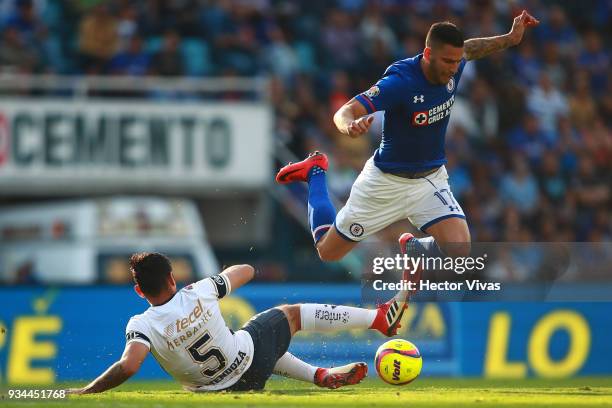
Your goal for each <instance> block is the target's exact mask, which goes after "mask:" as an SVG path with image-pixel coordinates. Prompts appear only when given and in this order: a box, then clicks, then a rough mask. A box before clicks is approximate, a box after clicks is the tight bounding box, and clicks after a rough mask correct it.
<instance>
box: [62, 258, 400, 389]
mask: <svg viewBox="0 0 612 408" xmlns="http://www.w3.org/2000/svg"><path fill="white" fill-rule="evenodd" d="M130 270H131V273H132V276H133V278H134V282H135V286H134V289H135V290H136V293H137V294H138V295H139V296H140V297H143V298H145V299H146V300H147V302H149V304H150V307H149V308H148V309H147V310H146V311H145V312H144V313H142V314H139V315H136V316H133V317H132V318H131V319H130V320H129V322H128V324H127V327H126V345H125V350H124V351H123V355H122V356H121V359H120V360H119V361H117V362H116V363H114V364H113V365H111V366H110V367H109V368H108V369H107V370H106V371H105V372H104V373H103V374H101V375H100V376H99V377H98V378H96V379H95V380H93V381H92V382H91V383H90V384H88V385H86V386H85V387H83V388H78V389H70V390H68V392H69V393H71V394H90V393H98V392H103V391H106V390H109V389H111V388H114V387H116V386H118V385H120V384H122V383H123V382H124V381H126V380H127V379H128V378H130V377H131V376H132V375H134V374H135V373H136V372H137V371H138V370H139V368H140V366H141V364H142V362H143V361H144V359H145V357H146V356H147V354H149V352H151V353H152V354H153V356H154V357H155V359H156V360H157V362H158V363H159V364H160V365H161V367H162V368H163V369H164V370H165V371H166V372H168V373H169V374H170V375H171V376H172V377H173V378H174V379H175V380H176V381H177V382H179V383H180V384H181V385H182V386H183V388H185V389H186V390H190V391H194V392H198V391H217V390H228V391H247V390H261V389H263V388H264V386H265V383H266V381H267V380H268V378H269V377H270V375H272V374H273V373H276V374H279V375H282V376H285V377H289V378H293V379H296V380H302V381H306V382H310V383H313V384H316V385H318V386H320V387H326V388H338V387H342V386H345V385H352V384H357V383H359V382H360V381H361V380H362V379H363V378H364V377H365V376H366V374H367V365H366V364H365V363H351V364H347V365H345V366H341V367H336V368H321V367H314V366H312V365H310V364H308V363H306V362H304V361H302V360H300V359H298V358H297V357H295V356H293V355H292V354H291V353H289V352H287V349H288V347H289V342H290V341H291V337H292V336H293V335H294V334H295V333H296V332H298V331H300V330H304V331H329V330H344V329H359V328H362V329H373V330H378V331H380V332H381V333H383V334H384V335H386V336H392V335H395V334H396V333H397V328H398V327H399V319H400V318H401V313H397V312H398V310H395V311H394V313H389V310H388V309H387V308H385V307H382V306H380V307H378V308H377V309H362V308H356V307H349V306H334V305H321V304H295V305H282V306H278V307H275V308H272V309H269V310H266V311H264V312H262V313H260V314H258V315H256V316H254V317H253V318H251V320H249V322H247V323H246V324H245V325H244V327H242V328H241V329H240V330H237V331H235V332H234V331H232V330H231V329H229V328H228V327H227V325H226V323H225V321H224V320H223V316H222V315H221V311H220V310H219V300H220V299H221V298H223V297H224V296H226V295H228V294H229V293H230V292H231V291H232V290H236V289H238V288H239V287H241V286H243V285H244V284H246V283H247V282H249V281H250V280H251V279H252V278H253V276H254V269H253V268H252V267H251V266H249V265H235V266H232V267H229V268H227V269H225V270H224V271H223V272H221V273H220V274H219V275H216V276H213V277H211V278H206V279H202V280H200V281H198V282H196V283H193V284H191V285H189V286H186V287H184V288H183V289H181V290H177V288H176V282H175V280H174V277H173V275H172V265H171V264H170V261H169V260H168V258H166V257H165V256H164V255H162V254H159V253H139V254H134V255H133V256H132V257H131V258H130Z"/></svg>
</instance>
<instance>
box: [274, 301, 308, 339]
mask: <svg viewBox="0 0 612 408" xmlns="http://www.w3.org/2000/svg"><path fill="white" fill-rule="evenodd" d="M277 309H280V310H281V311H282V312H283V313H284V314H285V317H287V321H288V322H289V327H290V328H291V332H292V333H293V332H296V331H297V330H299V329H300V326H301V321H302V316H301V314H300V305H299V304H295V305H280V306H277Z"/></svg>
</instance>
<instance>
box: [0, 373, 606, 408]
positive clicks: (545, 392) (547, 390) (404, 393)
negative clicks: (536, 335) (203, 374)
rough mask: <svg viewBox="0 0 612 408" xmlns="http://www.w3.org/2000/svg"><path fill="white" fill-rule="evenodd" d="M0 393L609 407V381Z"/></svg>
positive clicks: (90, 401)
mask: <svg viewBox="0 0 612 408" xmlns="http://www.w3.org/2000/svg"><path fill="white" fill-rule="evenodd" d="M69 385H70V386H74V385H77V384H69ZM15 388H17V387H15ZM21 388H24V387H21ZM53 388H56V387H53ZM0 389H1V390H2V391H1V395H2V396H3V399H0V406H1V407H29V406H31V407H103V408H137V407H138V408H139V407H143V408H144V407H147V408H149V407H150V408H153V407H159V408H162V407H171V408H175V407H215V408H221V407H249V408H256V407H410V408H417V407H453V408H457V407H462V406H474V407H519V406H520V407H551V406H554V407H606V406H607V407H612V378H609V377H591V378H576V379H569V380H541V379H526V380H506V381H503V380H483V379H434V378H420V379H418V380H416V381H415V382H414V383H412V384H410V385H408V386H403V387H394V386H390V385H386V384H384V383H383V382H382V381H380V380H378V379H376V378H372V377H370V378H369V379H368V380H366V381H365V382H363V383H361V384H359V385H356V386H352V387H345V388H341V389H338V390H326V389H321V388H318V387H315V386H314V385H310V384H305V383H301V382H298V381H291V380H284V379H272V380H271V381H269V382H268V385H267V387H266V390H265V391H262V392H248V393H223V392H222V393H200V394H194V393H190V392H186V391H183V390H182V389H181V388H180V387H179V386H178V385H177V384H176V383H173V382H170V381H165V382H138V381H131V382H127V383H126V384H124V385H122V386H121V387H119V388H116V389H115V390H111V391H109V392H106V393H103V394H96V395H86V396H71V397H69V398H68V399H67V400H56V401H50V400H46V401H31V400H30V401H18V402H16V401H11V400H8V399H7V393H6V390H7V387H6V386H4V387H1V388H0Z"/></svg>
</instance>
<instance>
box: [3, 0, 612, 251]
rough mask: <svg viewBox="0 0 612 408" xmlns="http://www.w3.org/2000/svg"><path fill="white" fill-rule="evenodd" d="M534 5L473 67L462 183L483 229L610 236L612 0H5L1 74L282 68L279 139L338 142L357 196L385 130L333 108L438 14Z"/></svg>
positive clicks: (459, 16)
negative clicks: (346, 127) (343, 129)
mask: <svg viewBox="0 0 612 408" xmlns="http://www.w3.org/2000/svg"><path fill="white" fill-rule="evenodd" d="M523 8H525V9H528V10H529V11H530V13H531V14H533V15H534V16H536V17H537V18H538V19H539V20H540V21H541V24H540V26H538V27H537V28H535V29H532V30H530V31H528V33H527V35H526V37H525V38H524V40H523V42H522V43H521V44H520V45H519V46H518V47H515V48H513V49H511V50H508V51H505V52H500V53H497V54H494V55H492V56H490V57H488V58H485V59H482V60H479V61H475V62H470V63H468V65H467V66H466V68H465V71H464V74H463V77H462V80H461V82H460V84H459V95H460V97H459V98H458V99H457V100H456V103H455V106H454V108H453V114H452V116H451V124H450V126H449V131H448V134H447V154H448V160H449V163H448V166H447V167H448V170H449V174H450V178H451V187H452V189H453V192H454V194H455V196H456V197H457V198H458V199H459V201H460V203H461V204H462V206H463V209H464V211H465V213H466V215H467V217H468V222H469V225H470V228H471V230H472V234H473V239H474V240H478V241H497V240H502V241H525V242H529V241H533V240H537V241H602V240H610V239H612V224H611V223H612V217H611V214H612V212H611V206H610V204H611V199H610V195H611V191H610V189H611V186H612V172H611V163H612V135H611V129H612V69H611V68H610V59H611V57H612V54H611V52H610V45H611V44H610V43H611V39H612V2H610V1H609V0H585V1H576V0H568V1H556V2H555V1H545V0H524V1H502V0H497V1H495V0H474V1H468V0H444V1H435V2H434V1H428V0H378V1H373V0H335V1H303V0H300V1H289V0H284V1H281V0H219V1H212V0H208V1H207V0H135V1H127V0H113V1H95V0H65V1H52V0H3V1H0V16H1V17H0V18H1V20H0V30H1V38H0V74H1V73H3V72H17V73H57V74H77V75H80V74H82V75H131V76H141V75H159V76H194V77H220V76H266V77H269V78H270V82H269V83H270V90H269V98H270V102H271V104H272V106H273V109H274V111H275V113H276V127H275V133H276V134H275V137H276V138H277V140H278V141H280V142H282V143H284V144H285V145H286V146H288V147H289V148H290V149H291V150H292V151H293V152H294V153H295V154H296V155H297V156H299V157H302V156H304V155H305V154H306V153H307V152H308V151H311V150H313V149H319V150H323V151H326V152H329V153H330V155H331V156H332V170H331V172H330V186H331V189H332V191H333V193H334V194H335V195H336V196H338V197H339V198H340V199H341V200H344V199H345V198H346V197H347V196H348V193H349V191H350V186H351V184H352V182H353V180H354V179H355V177H356V176H357V174H358V172H359V171H360V169H361V167H362V166H363V163H364V162H365V161H366V159H367V158H368V156H369V155H371V154H372V151H373V149H374V148H375V147H376V145H377V144H378V142H379V137H380V134H379V130H378V131H377V130H376V127H375V130H374V131H373V132H371V133H372V134H371V137H369V138H362V139H358V140H353V139H349V138H347V137H342V136H340V135H339V134H338V133H337V131H336V130H335V128H334V126H333V123H332V120H331V118H332V116H333V113H334V112H335V111H336V110H337V109H338V108H339V107H340V106H341V105H342V104H344V103H345V102H346V101H348V100H349V99H350V98H351V97H352V96H354V95H355V94H356V93H359V92H362V91H364V90H367V89H368V88H369V87H370V86H371V85H372V84H373V83H375V82H376V81H377V79H378V78H380V76H381V74H382V73H383V72H384V70H385V68H386V67H387V66H388V65H389V64H390V63H392V62H393V61H395V60H398V59H402V58H406V57H410V56H413V55H415V54H417V53H419V52H421V50H422V48H423V43H424V36H425V34H426V32H427V30H428V28H429V26H430V24H431V23H432V22H435V21H441V20H449V21H452V22H454V23H456V24H457V25H458V26H459V27H460V28H462V29H463V31H464V33H465V36H466V38H470V37H482V36H491V35H498V34H502V33H505V32H507V31H508V30H509V28H510V26H511V22H512V18H513V16H514V15H516V14H518V13H519V12H520V11H521V10H522V9H523Z"/></svg>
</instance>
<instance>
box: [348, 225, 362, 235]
mask: <svg viewBox="0 0 612 408" xmlns="http://www.w3.org/2000/svg"><path fill="white" fill-rule="evenodd" d="M349 231H350V233H351V235H352V236H354V237H360V236H362V235H363V225H361V224H357V223H356V222H354V223H352V224H351V226H350V227H349Z"/></svg>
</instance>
